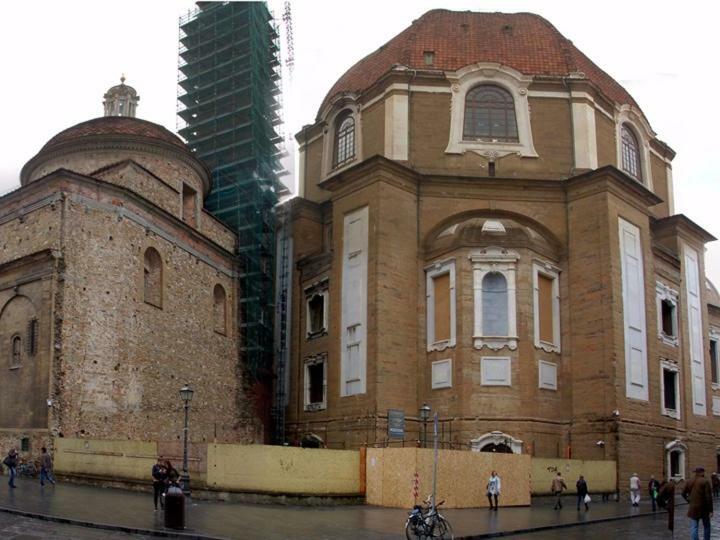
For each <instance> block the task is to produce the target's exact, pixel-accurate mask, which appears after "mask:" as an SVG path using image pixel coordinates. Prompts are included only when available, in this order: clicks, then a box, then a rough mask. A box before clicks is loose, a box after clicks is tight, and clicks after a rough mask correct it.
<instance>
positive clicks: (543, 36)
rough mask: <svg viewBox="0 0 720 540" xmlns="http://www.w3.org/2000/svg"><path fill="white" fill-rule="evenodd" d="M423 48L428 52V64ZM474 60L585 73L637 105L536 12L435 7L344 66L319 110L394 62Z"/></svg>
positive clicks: (415, 65)
mask: <svg viewBox="0 0 720 540" xmlns="http://www.w3.org/2000/svg"><path fill="white" fill-rule="evenodd" d="M427 52H432V53H433V54H432V62H431V63H430V64H428V63H427V60H428V59H427V58H426V55H425V53H427ZM479 62H493V63H498V64H502V65H505V66H508V67H511V68H513V69H515V70H517V71H519V72H521V73H523V74H525V75H529V76H545V77H569V76H573V77H584V78H586V79H587V80H589V81H590V82H592V83H593V84H594V85H595V86H597V87H598V88H599V89H600V90H601V91H602V92H603V93H604V94H605V95H606V96H607V97H608V98H610V99H612V100H613V101H615V102H616V103H619V104H621V105H631V106H633V107H636V108H637V109H639V107H638V105H637V103H636V102H635V100H634V99H633V98H632V96H631V95H630V94H629V93H628V92H627V91H626V90H625V89H624V88H623V87H622V86H621V85H620V84H619V83H618V82H617V81H615V80H614V79H613V78H612V77H610V75H608V74H607V73H605V72H604V71H603V70H602V69H600V68H599V67H598V66H596V65H595V64H594V63H593V62H592V61H591V60H590V59H589V58H588V57H587V56H585V55H584V54H583V53H582V52H581V51H580V50H579V49H578V48H577V47H575V46H574V45H573V43H572V42H571V41H570V40H569V39H567V38H565V37H564V36H563V35H562V34H561V33H560V32H558V30H557V29H556V28H555V27H554V26H553V25H552V24H550V22H548V21H547V20H545V19H544V18H542V17H540V16H539V15H535V14H533V13H477V12H471V11H449V10H445V9H434V10H431V11H428V12H427V13H425V14H424V15H422V16H421V17H420V18H419V19H417V20H415V21H413V23H412V24H411V25H410V26H409V27H408V28H406V29H405V30H404V31H403V32H401V33H400V34H398V35H397V36H395V37H394V38H393V39H391V40H390V41H388V42H387V43H386V44H385V45H383V46H381V47H380V48H379V49H377V50H376V51H375V52H373V53H371V54H369V55H368V56H366V57H365V58H363V59H362V60H360V61H359V62H357V63H356V64H355V65H354V66H352V67H351V68H350V69H348V70H347V71H346V72H345V74H344V75H343V76H342V77H340V79H338V81H337V82H336V83H335V84H334V85H333V87H332V88H331V89H330V91H329V92H328V94H327V95H326V96H325V99H324V100H323V104H322V105H321V107H320V110H321V111H322V110H323V109H324V108H325V106H326V105H327V104H328V103H329V102H330V101H332V99H333V98H334V97H335V96H337V95H339V94H343V93H361V92H363V91H365V90H367V89H369V88H370V87H371V86H373V85H374V84H375V83H377V82H378V81H379V80H380V79H382V78H383V76H385V75H386V74H387V73H389V72H390V71H392V70H393V68H396V67H397V66H403V67H405V68H409V69H413V70H421V71H436V72H437V71H456V70H458V69H460V68H463V67H465V66H468V65H471V64H475V63H479ZM581 74H582V75H581Z"/></svg>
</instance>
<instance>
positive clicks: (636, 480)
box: [630, 473, 640, 506]
mask: <svg viewBox="0 0 720 540" xmlns="http://www.w3.org/2000/svg"><path fill="white" fill-rule="evenodd" d="M630 502H631V503H632V505H633V506H640V477H639V476H638V475H637V473H632V476H631V477H630Z"/></svg>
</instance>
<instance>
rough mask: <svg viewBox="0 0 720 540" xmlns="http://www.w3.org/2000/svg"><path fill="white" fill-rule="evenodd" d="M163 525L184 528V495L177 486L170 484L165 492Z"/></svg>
mask: <svg viewBox="0 0 720 540" xmlns="http://www.w3.org/2000/svg"><path fill="white" fill-rule="evenodd" d="M165 527H167V528H168V529H184V528H185V495H183V492H182V490H181V489H180V488H179V487H177V486H170V487H169V488H168V490H167V493H166V494H165Z"/></svg>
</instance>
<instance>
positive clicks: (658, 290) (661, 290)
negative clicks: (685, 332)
mask: <svg viewBox="0 0 720 540" xmlns="http://www.w3.org/2000/svg"><path fill="white" fill-rule="evenodd" d="M679 296H680V294H679V293H678V292H677V291H676V290H675V289H673V288H671V287H670V286H668V285H666V284H665V283H663V282H662V281H656V282H655V307H656V309H657V325H658V339H659V340H660V341H662V342H663V343H665V344H666V345H671V346H673V347H677V346H678V334H679V332H678V330H679V325H678V297H679ZM663 300H665V301H667V302H670V303H671V304H672V305H673V320H672V327H673V335H671V336H668V335H666V334H665V332H663V324H662V302H663Z"/></svg>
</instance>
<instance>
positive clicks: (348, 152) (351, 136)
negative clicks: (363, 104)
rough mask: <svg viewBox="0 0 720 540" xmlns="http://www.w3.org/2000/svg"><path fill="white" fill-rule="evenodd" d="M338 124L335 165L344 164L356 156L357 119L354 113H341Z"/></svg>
mask: <svg viewBox="0 0 720 540" xmlns="http://www.w3.org/2000/svg"><path fill="white" fill-rule="evenodd" d="M336 125H337V131H336V132H335V154H334V157H333V167H337V166H339V165H343V164H344V163H347V162H348V161H350V160H351V159H353V158H354V157H355V119H354V118H353V117H352V114H350V113H349V112H347V113H343V114H341V115H340V116H339V117H338V119H337V122H336Z"/></svg>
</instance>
